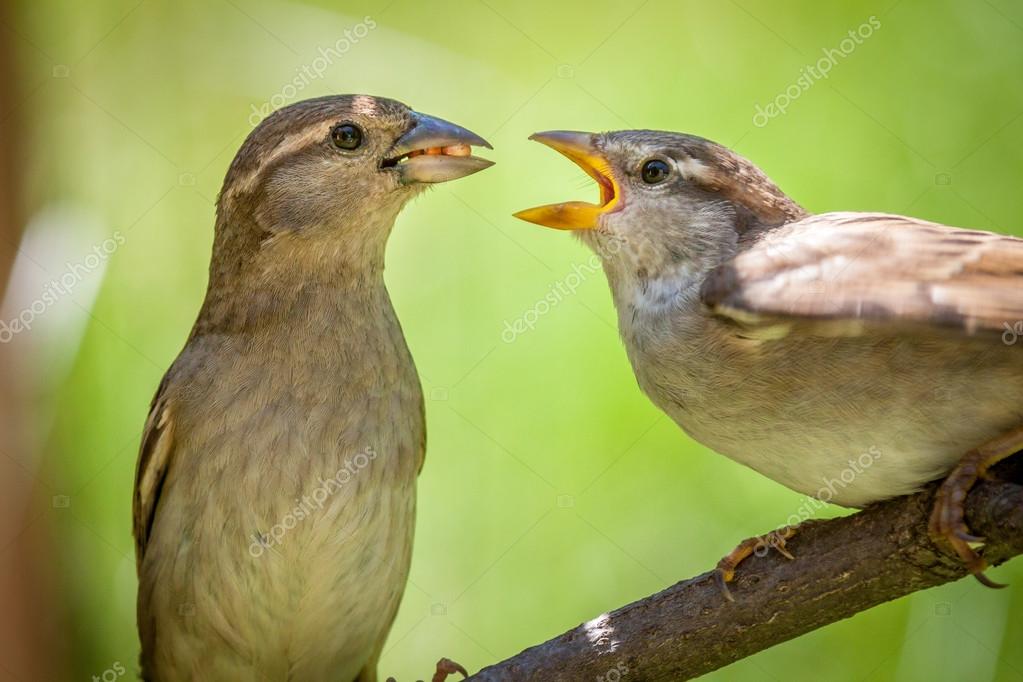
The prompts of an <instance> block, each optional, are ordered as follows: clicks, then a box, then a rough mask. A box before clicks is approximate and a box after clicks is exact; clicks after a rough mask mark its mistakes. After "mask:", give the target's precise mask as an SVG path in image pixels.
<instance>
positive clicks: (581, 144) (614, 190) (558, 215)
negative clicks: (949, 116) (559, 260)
mask: <svg viewBox="0 0 1023 682" xmlns="http://www.w3.org/2000/svg"><path fill="white" fill-rule="evenodd" d="M529 139H530V140H536V141H537V142H542V143H543V144H545V145H547V146H548V147H550V148H551V149H554V150H555V151H559V152H561V153H562V154H564V155H565V156H567V157H568V158H570V159H571V160H572V161H574V162H575V163H576V165H578V166H579V167H580V168H582V169H583V170H584V171H586V173H587V174H588V175H589V176H590V177H591V178H593V179H594V180H596V181H597V184H598V185H599V186H600V203H599V204H590V203H586V202H585V201H568V202H565V203H563V204H548V205H547V206H537V207H536V208H527V209H526V210H525V211H519V212H518V213H516V214H515V217H516V218H521V219H522V220H525V221H527V222H530V223H536V224H537V225H543V226H544V227H553V228H555V229H557V230H592V229H593V228H595V227H597V221H598V219H599V218H600V216H601V215H603V214H605V213H610V212H611V211H613V210H615V207H616V206H617V205H618V201H619V194H620V193H619V191H618V183H617V182H615V179H614V176H613V175H612V173H611V166H610V164H609V163H608V161H607V159H606V158H604V156H603V155H601V154H600V152H598V151H597V149H596V147H595V146H594V144H593V134H591V133H577V132H572V131H568V130H552V131H550V132H546V133H536V134H535V135H530V137H529Z"/></svg>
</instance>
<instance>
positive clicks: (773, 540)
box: [715, 522, 805, 601]
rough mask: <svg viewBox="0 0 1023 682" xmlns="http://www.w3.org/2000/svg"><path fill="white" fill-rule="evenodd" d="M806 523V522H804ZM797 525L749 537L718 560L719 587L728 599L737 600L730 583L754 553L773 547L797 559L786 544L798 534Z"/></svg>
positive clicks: (761, 554) (787, 557)
mask: <svg viewBox="0 0 1023 682" xmlns="http://www.w3.org/2000/svg"><path fill="white" fill-rule="evenodd" d="M804 523H805V522H804ZM800 525H802V524H799V525H797V526H784V527H782V528H779V529H778V530H773V531H771V532H770V533H768V534H767V535H758V536H756V537H753V538H748V539H746V540H743V541H742V542H740V543H739V546H738V547H736V548H735V549H733V550H732V551H731V552H729V553H728V555H727V556H725V557H724V558H723V559H721V561H719V562H718V565H717V568H716V569H715V573H716V576H715V577H716V579H717V584H718V588H720V589H721V594H723V595H724V597H725V599H727V600H728V601H735V597H733V596H732V591H731V590H730V589H728V583H730V582H732V581H733V580H734V579H735V569H736V568H738V567H739V564H741V563H742V562H743V561H745V560H746V559H748V558H749V557H750V556H752V555H754V554H755V555H756V556H764V555H765V554H767V553H768V552H770V551H771V550H772V549H773V550H775V551H776V552H778V553H779V554H781V555H782V556H783V557H785V558H786V559H795V557H794V556H792V553H791V552H789V550H788V547H787V545H786V543H787V541H788V540H789V539H790V538H792V536H793V535H795V534H796V529H797V528H799V526H800Z"/></svg>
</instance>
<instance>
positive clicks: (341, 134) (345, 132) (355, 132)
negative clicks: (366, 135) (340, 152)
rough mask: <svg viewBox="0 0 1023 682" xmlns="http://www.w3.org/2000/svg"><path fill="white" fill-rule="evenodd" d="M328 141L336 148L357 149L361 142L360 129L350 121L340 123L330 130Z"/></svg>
mask: <svg viewBox="0 0 1023 682" xmlns="http://www.w3.org/2000/svg"><path fill="white" fill-rule="evenodd" d="M330 141H331V142H333V143H334V146H335V147H337V148H338V149H345V150H347V151H351V150H353V149H358V148H359V145H361V144H362V131H361V130H359V128H358V126H354V125H352V124H351V123H342V124H340V125H336V126H334V129H333V130H331V131H330Z"/></svg>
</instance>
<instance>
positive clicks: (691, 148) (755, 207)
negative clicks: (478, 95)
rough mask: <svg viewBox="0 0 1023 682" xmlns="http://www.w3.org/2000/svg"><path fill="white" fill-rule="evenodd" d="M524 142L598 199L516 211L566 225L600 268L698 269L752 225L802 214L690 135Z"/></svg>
mask: <svg viewBox="0 0 1023 682" xmlns="http://www.w3.org/2000/svg"><path fill="white" fill-rule="evenodd" d="M530 139H531V140H536V141H537V142H541V143H543V144H545V145H547V146H549V147H551V148H553V149H555V150H557V151H558V152H560V153H562V154H563V155H565V156H566V157H568V158H569V159H571V160H572V161H574V162H575V163H576V164H577V165H579V166H580V167H581V168H582V169H583V170H584V171H586V173H587V174H588V175H589V176H590V177H592V178H593V179H594V180H596V182H597V185H598V187H599V189H600V199H599V201H598V202H597V203H587V202H582V201H570V202H564V203H557V204H549V205H546V206H539V207H537V208H530V209H527V210H524V211H520V212H518V213H516V214H515V216H516V217H517V218H521V219H522V220H526V221H528V222H531V223H536V224H538V225H543V226H545V227H553V228H556V229H561V230H573V231H576V233H577V234H578V235H579V236H580V237H581V238H582V239H583V241H584V242H586V243H587V244H589V245H590V246H593V247H594V248H595V250H596V251H597V253H598V254H599V255H600V256H601V257H602V258H603V259H604V262H605V267H608V266H609V265H610V266H612V267H615V266H621V267H622V268H623V269H626V270H629V271H631V272H632V274H639V275H643V276H656V275H657V274H658V272H670V271H674V270H677V269H679V268H682V269H685V270H690V271H691V270H693V269H696V270H699V271H704V270H706V269H707V268H709V267H713V266H714V265H716V264H717V263H716V262H715V261H719V260H720V259H721V258H722V257H723V255H724V254H725V252H728V251H729V250H734V246H735V244H736V242H737V240H738V238H739V236H740V235H741V234H742V233H743V232H745V231H747V230H749V229H751V228H753V227H756V226H771V225H779V224H782V223H785V222H787V221H789V220H791V219H794V218H797V217H799V216H802V215H805V211H803V209H802V208H800V207H799V206H798V205H797V204H796V203H795V202H793V201H792V200H791V199H789V198H788V197H787V196H786V195H785V194H784V193H783V192H782V191H781V190H780V189H778V187H777V186H776V185H775V184H774V183H772V182H771V181H770V180H769V179H768V178H767V176H766V175H764V173H763V172H761V171H760V169H758V168H757V167H756V166H754V165H753V164H752V163H750V162H749V161H747V160H746V159H744V158H742V157H741V156H739V155H738V154H735V153H734V152H732V151H730V150H729V149H727V148H725V147H723V146H721V145H719V144H716V143H714V142H711V141H710V140H705V139H703V138H700V137H695V136H693V135H686V134H681V133H670V132H660V131H651V130H626V131H618V132H610V133H580V132H571V131H552V132H545V133H537V134H535V135H533V136H531V137H530Z"/></svg>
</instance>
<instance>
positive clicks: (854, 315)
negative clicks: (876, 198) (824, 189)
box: [701, 213, 1023, 336]
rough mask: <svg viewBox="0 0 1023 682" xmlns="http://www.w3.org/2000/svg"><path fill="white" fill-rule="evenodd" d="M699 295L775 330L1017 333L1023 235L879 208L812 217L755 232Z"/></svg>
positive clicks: (747, 323) (731, 314) (1022, 316)
mask: <svg viewBox="0 0 1023 682" xmlns="http://www.w3.org/2000/svg"><path fill="white" fill-rule="evenodd" d="M701 296H702V299H703V302H704V304H705V305H706V306H707V307H708V308H709V309H710V311H711V312H712V313H714V314H715V315H718V316H720V317H723V318H726V319H730V320H731V321H733V322H735V323H737V324H738V325H740V326H743V327H746V328H753V329H756V328H760V329H761V330H765V331H766V330H769V329H773V330H774V332H773V333H777V332H778V331H779V329H778V327H779V326H780V327H781V329H780V331H781V333H785V332H786V331H787V329H786V325H802V326H806V327H808V328H809V329H808V331H810V332H811V333H816V334H823V335H830V336H849V335H855V334H861V333H864V332H865V331H867V330H870V329H872V330H887V331H894V330H896V329H897V328H899V327H906V326H916V327H924V328H927V329H928V330H931V331H934V330H939V329H941V330H946V331H948V332H950V333H953V334H959V335H995V334H998V335H1001V334H1008V333H1016V332H1023V239H1018V238H1015V237H1007V236H1003V235H998V234H993V233H990V232H981V231H977V230H964V229H959V228H954V227H947V226H945V225H938V224H936V223H930V222H926V221H923V220H916V219H913V218H906V217H903V216H896V215H887V214H874V213H829V214H823V215H816V216H810V217H808V218H804V219H803V220H800V221H798V222H795V223H791V224H788V225H785V226H783V227H780V228H777V229H774V230H769V231H766V232H764V233H762V234H761V235H759V236H758V237H754V238H753V241H752V242H751V244H750V245H749V246H748V247H746V248H744V249H743V250H741V251H740V252H739V254H738V255H737V256H736V257H735V258H733V259H732V260H731V261H730V262H728V263H725V264H724V265H722V266H719V267H718V268H717V269H715V270H714V271H713V272H712V273H711V274H710V275H709V276H708V278H707V279H706V281H705V282H704V285H703V288H702V291H701ZM879 328H880V329H879ZM1007 330H1008V331H1007Z"/></svg>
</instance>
